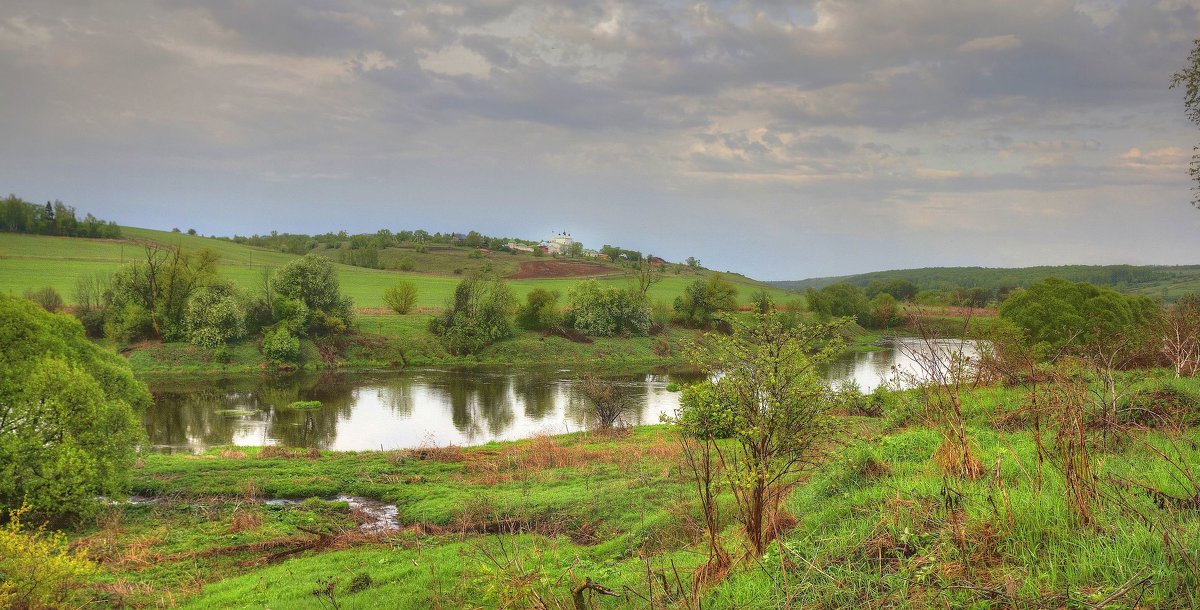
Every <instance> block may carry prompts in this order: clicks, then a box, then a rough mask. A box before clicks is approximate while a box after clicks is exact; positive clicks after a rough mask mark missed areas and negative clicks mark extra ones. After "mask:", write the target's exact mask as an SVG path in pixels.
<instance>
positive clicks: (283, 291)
mask: <svg viewBox="0 0 1200 610" xmlns="http://www.w3.org/2000/svg"><path fill="white" fill-rule="evenodd" d="M272 286H273V287H274V289H275V292H276V294H278V295H279V296H281V297H284V298H286V299H294V300H296V301H299V302H301V303H303V304H304V306H305V308H306V309H307V312H306V314H305V332H306V333H307V334H308V335H309V336H318V335H339V334H342V333H343V332H345V331H346V330H348V329H349V328H350V327H351V326H352V325H353V324H354V314H353V309H352V308H353V305H354V303H353V301H352V300H351V299H350V297H348V296H343V295H342V293H341V288H340V286H339V284H338V279H337V271H336V270H335V269H334V267H333V263H332V262H330V261H329V259H327V258H325V257H322V256H317V255H316V254H306V255H304V257H303V258H298V259H296V260H293V261H292V262H290V263H288V264H287V265H284V267H283V268H282V269H280V270H279V273H277V274H276V275H275V279H274V280H273V281H272Z"/></svg>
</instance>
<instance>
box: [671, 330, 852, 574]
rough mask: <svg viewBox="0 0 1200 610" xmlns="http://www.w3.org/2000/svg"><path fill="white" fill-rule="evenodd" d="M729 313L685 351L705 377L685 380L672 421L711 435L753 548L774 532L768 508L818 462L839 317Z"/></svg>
mask: <svg viewBox="0 0 1200 610" xmlns="http://www.w3.org/2000/svg"><path fill="white" fill-rule="evenodd" d="M754 318H755V319H754V320H753V321H750V322H747V321H743V320H741V319H740V318H737V317H729V318H728V321H729V323H730V324H731V326H732V328H733V333H732V334H731V335H729V336H724V335H720V334H708V335H706V336H705V337H704V339H703V340H702V341H699V342H697V344H696V345H695V347H694V348H693V350H692V352H691V353H690V355H689V359H690V360H691V361H692V363H693V364H695V365H696V366H697V367H699V368H700V369H701V370H702V371H703V372H704V373H706V377H707V381H705V382H702V383H699V384H695V385H692V386H688V387H687V388H686V389H684V392H683V397H682V398H681V400H680V405H681V406H680V410H679V412H678V414H677V415H676V418H675V422H676V424H678V425H679V426H680V429H681V432H682V433H683V434H685V435H687V436H690V437H693V438H698V439H719V438H730V439H732V441H733V442H732V443H714V444H713V447H714V448H715V450H716V451H718V452H719V455H720V461H721V462H723V463H724V464H726V465H727V466H728V467H729V471H728V472H727V474H728V476H729V484H730V487H731V491H732V492H733V495H734V498H735V499H736V500H737V506H738V512H739V516H740V518H741V520H742V524H743V526H744V529H745V532H746V536H747V538H748V540H749V543H750V547H751V549H752V550H753V551H754V553H755V554H756V555H760V556H761V555H762V553H763V552H764V551H765V550H766V547H767V545H768V544H769V543H770V541H771V540H772V539H773V538H774V537H775V536H777V535H778V534H779V532H777V531H772V528H771V524H772V523H773V522H776V521H775V519H773V517H775V516H776V515H778V511H780V510H781V509H780V503H781V502H782V501H783V499H784V497H785V495H786V493H787V492H788V491H789V490H790V489H791V488H792V486H793V485H795V483H796V481H797V478H798V476H799V475H800V474H801V473H802V472H803V471H804V470H806V469H807V468H810V467H812V466H814V465H816V464H817V463H819V462H820V460H821V457H822V456H823V453H824V451H825V448H826V447H828V444H829V440H830V437H831V436H832V433H833V430H834V425H833V420H832V419H831V418H830V417H829V408H830V404H831V403H830V401H829V400H828V398H829V395H830V392H831V390H830V388H829V386H828V384H827V383H826V382H825V378H824V375H823V369H822V365H823V364H824V363H827V362H829V361H830V360H832V359H833V358H834V357H836V356H837V355H838V354H839V353H841V351H842V349H843V347H844V342H843V340H842V339H841V338H840V326H841V325H842V323H840V322H835V323H833V324H811V325H799V326H796V327H793V328H785V327H784V325H783V324H782V323H781V321H780V319H779V315H778V314H776V313H770V314H766V315H756V316H754Z"/></svg>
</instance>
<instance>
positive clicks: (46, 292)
mask: <svg viewBox="0 0 1200 610" xmlns="http://www.w3.org/2000/svg"><path fill="white" fill-rule="evenodd" d="M25 298H27V299H29V300H30V301H33V302H34V303H37V304H38V306H39V307H41V308H42V309H45V310H46V311H48V312H50V313H57V312H58V310H60V309H62V306H63V299H62V295H60V294H58V291H57V290H55V289H54V288H53V287H52V286H46V287H44V288H39V289H37V290H26V291H25Z"/></svg>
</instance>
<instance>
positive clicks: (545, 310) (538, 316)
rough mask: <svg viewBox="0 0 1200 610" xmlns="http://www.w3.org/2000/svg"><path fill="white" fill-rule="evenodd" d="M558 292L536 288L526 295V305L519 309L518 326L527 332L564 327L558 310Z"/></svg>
mask: <svg viewBox="0 0 1200 610" xmlns="http://www.w3.org/2000/svg"><path fill="white" fill-rule="evenodd" d="M558 296H559V295H558V291H556V290H546V289H544V288H535V289H533V290H531V291H530V292H529V294H527V295H525V304H524V305H522V306H521V307H520V308H519V309H517V326H520V327H521V328H524V329H526V330H550V329H553V328H558V327H559V326H561V325H562V321H563V316H562V312H560V311H559V310H558Z"/></svg>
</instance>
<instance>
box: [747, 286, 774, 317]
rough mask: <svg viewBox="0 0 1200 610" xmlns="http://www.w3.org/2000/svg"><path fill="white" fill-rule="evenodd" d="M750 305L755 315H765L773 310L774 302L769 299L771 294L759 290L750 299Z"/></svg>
mask: <svg viewBox="0 0 1200 610" xmlns="http://www.w3.org/2000/svg"><path fill="white" fill-rule="evenodd" d="M750 305H751V307H753V308H754V312H755V313H759V314H765V313H770V312H771V311H772V310H774V309H775V300H774V299H772V298H771V293H769V292H767V291H766V290H764V289H762V288H759V289H758V290H756V291H754V295H753V296H751V297H750Z"/></svg>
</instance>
